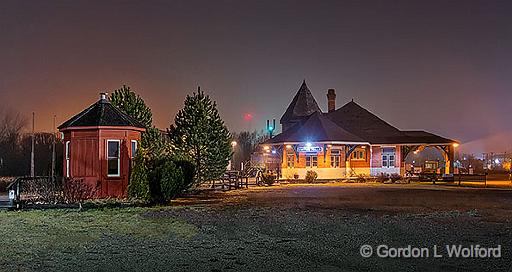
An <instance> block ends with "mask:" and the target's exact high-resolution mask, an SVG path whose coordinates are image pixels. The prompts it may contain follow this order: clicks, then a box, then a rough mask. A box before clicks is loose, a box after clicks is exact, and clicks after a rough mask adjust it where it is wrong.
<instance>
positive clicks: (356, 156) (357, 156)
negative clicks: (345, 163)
mask: <svg viewBox="0 0 512 272" xmlns="http://www.w3.org/2000/svg"><path fill="white" fill-rule="evenodd" d="M350 158H351V159H352V160H366V149H365V148H356V150H354V152H352V155H350Z"/></svg>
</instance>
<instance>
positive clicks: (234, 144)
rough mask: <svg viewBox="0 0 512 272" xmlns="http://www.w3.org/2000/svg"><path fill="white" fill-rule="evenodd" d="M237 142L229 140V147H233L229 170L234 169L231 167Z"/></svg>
mask: <svg viewBox="0 0 512 272" xmlns="http://www.w3.org/2000/svg"><path fill="white" fill-rule="evenodd" d="M237 144H238V143H237V142H236V141H232V142H231V148H232V149H233V155H232V156H231V160H229V170H234V169H233V162H234V161H235V160H234V159H235V147H236V145H237Z"/></svg>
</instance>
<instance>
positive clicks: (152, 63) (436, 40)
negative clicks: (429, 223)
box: [0, 0, 512, 148]
mask: <svg viewBox="0 0 512 272" xmlns="http://www.w3.org/2000/svg"><path fill="white" fill-rule="evenodd" d="M511 3H512V2H511V1H462V0H460V1H431V0H430V1H361V0H358V1H342V0H338V1H327V0H324V1H312V0H311V1H298V0H297V1H280V0H273V1H263V0H261V1H260V0H258V1H189V0H187V1H170V0H169V1H35V0H33V1H6V0H4V1H1V2H0V37H1V39H0V106H1V107H11V108H14V109H16V110H18V111H20V112H23V113H24V114H26V115H30V113H31V112H32V111H35V112H36V114H37V125H36V128H37V129H38V130H46V131H48V130H51V127H52V125H51V124H52V116H53V115H54V114H56V115H57V120H58V122H59V123H61V122H63V121H65V120H66V119H67V118H69V117H71V116H72V115H73V114H75V113H77V112H79V111H81V110H82V109H83V108H85V107H87V106H88V105H90V104H92V103H94V102H95V101H96V100H97V99H98V93H99V92H101V91H108V90H113V89H116V88H119V87H120V86H122V85H123V84H127V85H129V86H131V87H132V89H135V90H137V92H138V93H140V94H141V95H142V96H143V97H144V99H145V100H146V102H147V103H148V104H149V105H150V106H151V108H152V109H153V112H154V115H155V118H154V119H155V123H156V125H157V126H159V127H161V128H166V127H168V126H169V124H170V122H172V119H173V118H174V115H175V114H176V112H177V110H178V109H179V108H180V107H181V105H182V103H183V99H184V98H185V96H186V95H187V94H188V93H190V92H192V91H194V90H195V89H196V88H197V86H198V85H200V86H201V89H202V90H205V91H206V92H207V93H209V94H210V95H211V96H212V97H213V98H214V99H215V100H217V102H218V105H219V108H220V111H221V114H222V116H223V117H224V119H225V120H226V124H227V125H228V127H229V128H230V129H231V130H233V131H239V130H247V129H251V130H252V129H262V128H263V127H264V122H265V120H266V119H271V118H276V119H277V120H279V118H280V116H281V115H282V114H283V113H284V111H285V109H286V106H287V105H288V104H289V102H290V101H291V99H292V97H293V95H294V94H295V92H296V91H297V89H298V88H299V86H300V83H301V82H302V80H303V79H306V81H307V83H308V86H309V87H310V89H311V90H312V92H313V95H314V96H315V97H316V99H317V101H318V103H319V105H320V107H321V108H323V109H325V108H326V97H325V94H326V90H327V89H328V88H335V89H336V91H337V94H338V99H337V105H338V106H341V105H343V104H344V103H346V102H348V101H349V100H350V99H352V98H353V99H354V101H356V102H357V103H359V104H361V105H362V106H364V107H366V108H367V109H368V110H370V111H372V112H374V113H376V114H378V115H379V116H380V117H381V118H383V119H384V120H386V121H388V122H390V123H391V124H393V125H395V126H397V127H399V128H401V129H423V130H427V131H430V132H434V133H438V134H440V135H443V136H446V137H450V138H454V139H459V140H461V141H463V142H474V141H477V140H479V139H482V138H487V137H489V136H491V135H496V134H502V133H508V132H510V131H512V122H510V116H511V114H512V107H511V101H512V90H511V86H512V50H511V49H512V16H510V14H512V4H511ZM245 113H251V114H252V115H253V116H254V119H253V120H252V121H245V120H244V118H243V116H244V114H245ZM498 144H499V141H498ZM492 148H500V147H499V146H498V147H492Z"/></svg>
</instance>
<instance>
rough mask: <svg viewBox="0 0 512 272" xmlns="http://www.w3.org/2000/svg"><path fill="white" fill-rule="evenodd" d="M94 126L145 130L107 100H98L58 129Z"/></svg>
mask: <svg viewBox="0 0 512 272" xmlns="http://www.w3.org/2000/svg"><path fill="white" fill-rule="evenodd" d="M96 126H119V127H136V128H145V127H144V125H143V124H141V123H140V122H139V121H137V120H136V119H134V118H132V117H131V116H129V115H128V114H126V113H124V112H123V111H122V110H120V109H119V108H117V107H116V106H114V105H112V104H111V103H110V102H109V101H108V99H100V100H99V101H98V102H96V103H94V104H92V105H91V106H89V107H88V108H87V109H85V110H83V111H82V112H80V113H79V114H77V115H75V116H73V117H72V118H71V119H69V120H67V121H66V122H64V123H63V124H62V125H60V126H59V127H58V129H63V128H68V127H96Z"/></svg>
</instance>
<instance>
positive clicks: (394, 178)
mask: <svg viewBox="0 0 512 272" xmlns="http://www.w3.org/2000/svg"><path fill="white" fill-rule="evenodd" d="M389 178H390V179H391V181H392V182H393V183H395V182H397V181H399V180H400V179H402V176H400V175H399V174H397V173H393V174H391V175H390V176H389Z"/></svg>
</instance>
